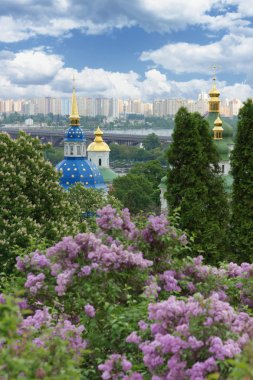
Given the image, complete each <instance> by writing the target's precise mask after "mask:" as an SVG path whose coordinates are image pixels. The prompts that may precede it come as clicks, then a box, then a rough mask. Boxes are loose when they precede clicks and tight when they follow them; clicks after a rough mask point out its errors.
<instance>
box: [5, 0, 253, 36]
mask: <svg viewBox="0 0 253 380" xmlns="http://www.w3.org/2000/svg"><path fill="white" fill-rule="evenodd" d="M231 5H233V6H234V7H235V9H236V11H233V12H231V11H230V6H231ZM250 9H251V10H250ZM251 12H252V7H250V5H249V2H248V1H247V2H246V0H197V1H189V0H159V1H157V0H136V1H133V2H131V4H130V3H129V1H128V0H120V1H119V0H92V1H90V0H43V1H41V0H1V17H0V22H1V35H0V41H4V42H16V41H21V40H24V39H28V38H30V37H33V36H35V35H41V34H42V35H50V36H64V35H68V34H69V32H71V30H73V29H80V30H82V31H83V32H84V33H87V34H101V33H105V32H107V31H110V30H112V29H113V28H123V27H131V26H133V25H138V26H140V27H141V28H143V29H145V30H146V31H157V32H161V33H163V32H168V31H171V30H179V29H184V28H186V27H187V26H189V25H201V26H203V27H206V28H210V29H216V30H217V29H230V28H234V27H235V26H236V27H246V26H247V25H249V22H248V21H247V20H245V19H244V18H245V17H247V16H249V15H251Z"/></svg>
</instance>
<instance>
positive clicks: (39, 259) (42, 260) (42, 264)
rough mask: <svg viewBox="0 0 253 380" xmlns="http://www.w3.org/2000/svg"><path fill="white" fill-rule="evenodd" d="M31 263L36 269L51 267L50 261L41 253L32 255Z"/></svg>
mask: <svg viewBox="0 0 253 380" xmlns="http://www.w3.org/2000/svg"><path fill="white" fill-rule="evenodd" d="M30 263H31V266H32V267H33V268H35V269H41V268H48V267H49V266H50V260H49V259H48V258H47V257H46V256H45V255H43V254H42V253H40V252H39V251H35V252H34V253H32V254H31V262H30Z"/></svg>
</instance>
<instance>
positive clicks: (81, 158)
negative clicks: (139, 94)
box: [56, 88, 107, 190]
mask: <svg viewBox="0 0 253 380" xmlns="http://www.w3.org/2000/svg"><path fill="white" fill-rule="evenodd" d="M69 118H70V122H71V125H70V127H69V128H68V129H67V131H66V132H65V138H64V160H63V161H61V162H60V163H59V164H58V165H57V166H56V170H58V171H59V172H60V173H61V178H60V185H61V186H62V187H63V188H64V189H68V188H69V187H70V186H73V185H74V184H75V183H77V182H81V183H82V184H83V185H84V187H86V188H93V189H102V190H106V189H107V188H106V185H105V183H104V179H103V176H102V175H101V173H100V171H99V170H98V167H97V166H96V165H95V164H94V163H92V162H91V161H89V160H88V159H87V157H86V140H85V136H84V134H83V131H82V130H81V128H80V125H79V124H80V123H79V122H80V116H79V114H78V108H77V100H76V92H75V88H73V94H72V105H71V115H70V117H69Z"/></svg>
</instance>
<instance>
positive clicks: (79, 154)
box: [77, 145, 81, 156]
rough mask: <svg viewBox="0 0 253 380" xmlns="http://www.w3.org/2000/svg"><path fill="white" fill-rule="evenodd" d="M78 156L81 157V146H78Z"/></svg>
mask: <svg viewBox="0 0 253 380" xmlns="http://www.w3.org/2000/svg"><path fill="white" fill-rule="evenodd" d="M77 154H78V156H81V147H80V146H79V145H78V146H77Z"/></svg>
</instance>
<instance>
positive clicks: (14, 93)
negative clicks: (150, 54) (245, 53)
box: [0, 47, 253, 101]
mask: <svg viewBox="0 0 253 380" xmlns="http://www.w3.org/2000/svg"><path fill="white" fill-rule="evenodd" d="M0 66H1V68H2V70H1V72H0V98H2V99H3V98H32V97H43V96H56V97H58V96H62V97H66V96H70V94H71V91H72V77H73V73H75V75H76V83H77V84H76V87H77V92H78V95H83V96H89V97H96V96H98V97H117V98H124V99H126V98H133V99H136V98H141V99H143V100H146V101H152V100H153V99H156V98H172V97H182V98H191V99H196V98H197V95H198V94H199V93H200V92H201V91H208V90H209V89H210V87H211V83H210V81H209V80H208V81H207V80H202V79H193V80H190V81H181V82H180V81H176V80H175V78H172V77H170V78H169V77H168V76H167V75H165V74H163V73H161V72H160V71H159V70H157V69H150V70H148V71H146V73H145V77H144V78H141V77H140V76H139V75H138V74H137V73H136V72H134V71H129V72H125V73H124V72H111V71H106V70H104V69H103V68H99V69H94V68H90V67H84V68H83V69H82V70H79V71H77V70H76V69H73V68H71V67H65V65H64V61H63V58H62V57H60V56H57V55H55V54H53V53H52V52H50V51H48V50H47V49H46V48H42V47H41V48H40V49H35V50H25V51H21V52H18V53H12V52H9V51H0ZM218 87H219V89H220V90H221V93H222V96H223V97H228V98H240V99H241V100H245V99H246V98H247V97H249V96H250V97H252V96H253V90H252V87H251V86H250V85H249V84H239V83H237V84H234V85H227V84H226V83H225V82H219V83H218Z"/></svg>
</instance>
